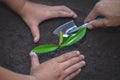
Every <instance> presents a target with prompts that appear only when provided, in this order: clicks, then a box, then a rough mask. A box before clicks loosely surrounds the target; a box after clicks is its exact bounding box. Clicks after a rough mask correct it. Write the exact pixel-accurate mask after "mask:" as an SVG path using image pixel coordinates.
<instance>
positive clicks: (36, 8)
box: [18, 1, 77, 43]
mask: <svg viewBox="0 0 120 80" xmlns="http://www.w3.org/2000/svg"><path fill="white" fill-rule="evenodd" d="M18 13H19V14H20V15H21V17H22V18H23V20H24V21H25V22H26V24H27V25H28V26H29V28H30V29H31V32H32V35H33V37H34V42H35V43H36V42H38V41H39V39H40V32H39V28H38V25H39V24H40V23H41V22H42V21H44V20H47V19H50V18H55V17H72V18H76V17H77V15H76V14H75V13H74V12H73V11H72V10H71V9H69V8H68V7H66V6H46V5H42V4H37V3H33V2H30V1H26V2H25V4H24V7H23V8H22V9H21V11H20V12H18ZM43 28H44V27H43Z"/></svg>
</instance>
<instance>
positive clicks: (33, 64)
mask: <svg viewBox="0 0 120 80" xmlns="http://www.w3.org/2000/svg"><path fill="white" fill-rule="evenodd" d="M30 57H31V67H32V68H34V67H36V66H38V65H39V59H38V56H37V54H36V53H34V52H30Z"/></svg>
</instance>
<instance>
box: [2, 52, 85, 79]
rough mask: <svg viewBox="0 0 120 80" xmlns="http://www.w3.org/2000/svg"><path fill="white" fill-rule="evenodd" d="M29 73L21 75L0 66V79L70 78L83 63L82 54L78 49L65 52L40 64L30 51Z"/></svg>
mask: <svg viewBox="0 0 120 80" xmlns="http://www.w3.org/2000/svg"><path fill="white" fill-rule="evenodd" d="M30 56H31V69H30V75H23V74H19V73H15V72H12V71H10V70H7V69H4V68H2V67H0V80H71V79H72V78H73V77H75V76H76V75H77V74H79V72H80V71H81V68H82V67H83V66H84V65H85V62H84V56H83V55H81V54H80V53H79V52H78V51H73V52H69V53H65V54H63V55H61V56H59V57H56V58H53V59H51V60H49V61H46V62H44V63H42V64H40V63H39V59H38V56H37V55H36V54H35V53H31V54H30ZM51 64H52V65H51Z"/></svg>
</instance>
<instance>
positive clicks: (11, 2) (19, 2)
mask: <svg viewBox="0 0 120 80" xmlns="http://www.w3.org/2000/svg"><path fill="white" fill-rule="evenodd" d="M26 1H27V0H2V2H4V3H5V4H6V5H8V6H9V7H10V8H11V9H13V10H14V11H15V12H17V13H18V14H19V13H20V11H21V10H22V8H23V7H24V5H25V2H26Z"/></svg>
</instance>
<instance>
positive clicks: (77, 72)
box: [64, 69, 81, 80]
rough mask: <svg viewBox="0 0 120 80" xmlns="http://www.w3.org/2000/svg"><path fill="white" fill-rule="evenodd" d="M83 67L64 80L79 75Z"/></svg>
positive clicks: (69, 79)
mask: <svg viewBox="0 0 120 80" xmlns="http://www.w3.org/2000/svg"><path fill="white" fill-rule="evenodd" d="M80 71H81V69H78V70H77V71H75V72H74V73H72V74H70V75H69V76H67V77H66V78H65V79H64V80H71V79H72V78H74V77H75V76H76V75H78V74H79V73H80Z"/></svg>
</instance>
